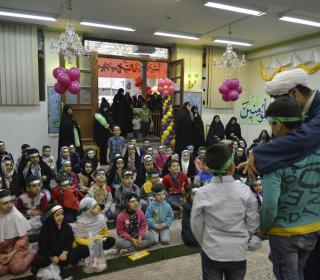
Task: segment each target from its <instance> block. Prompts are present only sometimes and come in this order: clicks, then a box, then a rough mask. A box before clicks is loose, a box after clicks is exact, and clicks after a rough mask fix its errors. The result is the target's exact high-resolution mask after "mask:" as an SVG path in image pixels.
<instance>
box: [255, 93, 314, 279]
mask: <svg viewBox="0 0 320 280" xmlns="http://www.w3.org/2000/svg"><path fill="white" fill-rule="evenodd" d="M266 115H267V116H268V117H269V123H270V126H271V129H272V133H273V135H274V136H275V137H276V138H278V137H279V138H281V137H284V136H285V135H287V134H288V133H291V132H293V131H294V130H296V129H298V128H299V126H300V125H301V124H302V122H303V117H302V115H301V106H300V104H299V103H298V102H297V101H296V100H295V99H293V98H290V97H281V98H277V99H276V101H274V102H273V103H272V104H270V106H269V107H268V109H267V111H266ZM319 168H320V153H319V150H316V151H314V152H313V153H312V154H310V155H309V156H307V157H306V158H304V159H302V160H300V161H298V162H296V163H295V164H294V165H293V166H289V167H285V168H280V169H277V170H275V171H273V172H270V173H267V174H264V176H263V203H262V207H261V213H260V214H261V223H260V230H261V233H262V234H264V233H267V234H268V235H269V245H270V249H271V250H270V252H271V253H270V260H271V261H272V263H273V271H274V274H275V276H276V278H277V279H303V270H304V266H305V264H306V262H307V260H308V257H309V255H310V253H311V251H312V250H313V248H314V246H315V244H316V242H317V240H318V238H319V233H320V206H319V205H320V204H319V199H318V198H319V192H320V185H319V182H320V174H319ZM318 261H319V259H318V260H317V262H318ZM318 265H319V264H318ZM317 277H318V278H319V275H318V276H317ZM310 278H312V277H306V276H305V279H310ZM318 278H317V279H318Z"/></svg>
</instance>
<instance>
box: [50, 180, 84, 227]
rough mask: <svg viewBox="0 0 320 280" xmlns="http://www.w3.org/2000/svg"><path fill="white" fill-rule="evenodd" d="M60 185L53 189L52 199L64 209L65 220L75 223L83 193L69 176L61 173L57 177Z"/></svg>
mask: <svg viewBox="0 0 320 280" xmlns="http://www.w3.org/2000/svg"><path fill="white" fill-rule="evenodd" d="M56 181H57V184H58V186H56V187H55V188H54V189H53V191H52V200H53V201H54V202H56V203H59V204H60V205H61V206H62V207H63V209H64V216H65V220H66V221H67V222H68V223H73V222H74V221H75V220H76V217H77V213H78V211H79V204H80V202H79V201H80V200H81V198H82V195H81V194H80V192H79V191H78V189H76V188H74V187H73V186H72V185H71V182H70V180H69V177H68V176H64V175H59V176H58V177H57V179H56Z"/></svg>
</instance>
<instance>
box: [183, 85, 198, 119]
mask: <svg viewBox="0 0 320 280" xmlns="http://www.w3.org/2000/svg"><path fill="white" fill-rule="evenodd" d="M183 96H184V97H183V103H185V102H190V103H191V106H197V107H198V111H199V114H200V115H201V113H202V95H201V92H191V91H185V92H184V94H183Z"/></svg>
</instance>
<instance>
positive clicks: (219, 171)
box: [210, 155, 233, 182]
mask: <svg viewBox="0 0 320 280" xmlns="http://www.w3.org/2000/svg"><path fill="white" fill-rule="evenodd" d="M232 163H233V155H231V156H230V157H229V158H228V160H227V161H226V162H225V164H224V165H223V166H222V167H221V168H219V169H217V170H215V169H211V170H210V172H212V173H213V174H215V175H217V176H218V177H219V179H220V181H221V182H223V180H222V176H223V175H226V173H227V171H228V168H229V167H230V165H231V164H232Z"/></svg>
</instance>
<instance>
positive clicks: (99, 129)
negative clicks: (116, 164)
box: [93, 98, 114, 165]
mask: <svg viewBox="0 0 320 280" xmlns="http://www.w3.org/2000/svg"><path fill="white" fill-rule="evenodd" d="M113 125H114V120H113V117H112V114H111V110H110V104H109V102H108V101H107V100H106V99H105V98H102V101H101V104H100V108H99V111H98V112H97V113H95V115H94V123H93V133H94V138H95V140H96V142H97V145H98V146H99V148H100V163H101V164H102V165H106V164H107V147H108V140H109V138H110V137H112V136H113V133H112V130H111V129H112V126H113Z"/></svg>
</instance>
